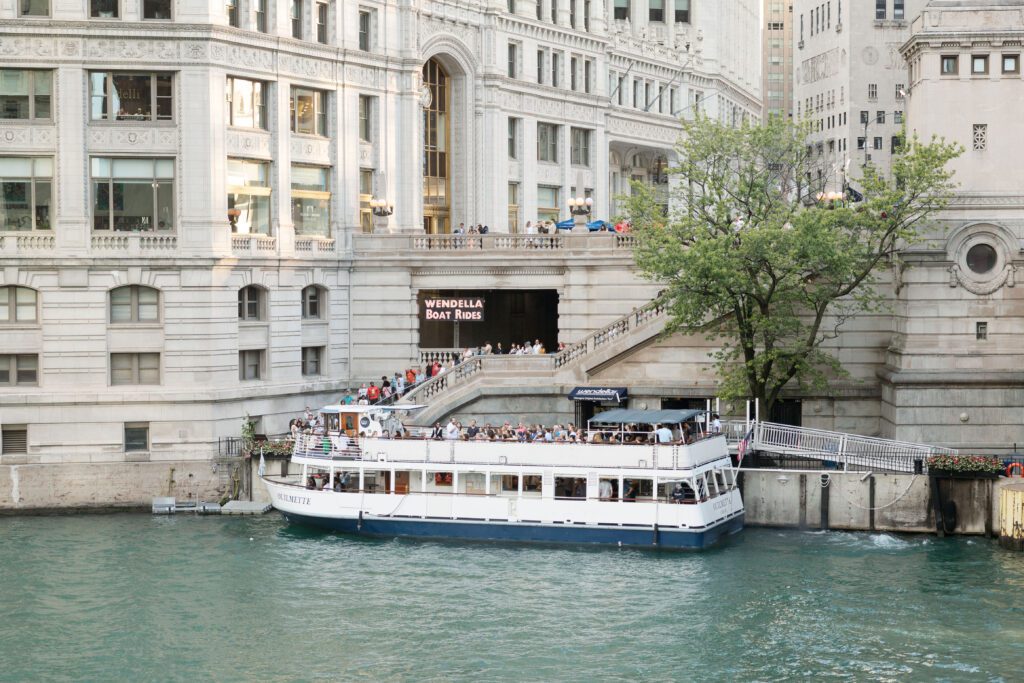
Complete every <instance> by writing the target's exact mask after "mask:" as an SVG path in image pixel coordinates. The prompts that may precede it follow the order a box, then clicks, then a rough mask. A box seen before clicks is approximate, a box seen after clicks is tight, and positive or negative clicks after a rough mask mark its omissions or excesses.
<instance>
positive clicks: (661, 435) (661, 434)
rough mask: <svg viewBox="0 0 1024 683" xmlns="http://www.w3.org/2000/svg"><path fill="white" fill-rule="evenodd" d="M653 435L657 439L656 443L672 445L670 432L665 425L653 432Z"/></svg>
mask: <svg viewBox="0 0 1024 683" xmlns="http://www.w3.org/2000/svg"><path fill="white" fill-rule="evenodd" d="M654 434H655V436H657V437H658V443H672V430H671V429H669V428H668V427H667V426H666V425H661V426H660V427H658V430H657V431H656V432H654Z"/></svg>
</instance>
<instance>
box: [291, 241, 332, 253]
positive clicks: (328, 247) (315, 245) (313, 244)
mask: <svg viewBox="0 0 1024 683" xmlns="http://www.w3.org/2000/svg"><path fill="white" fill-rule="evenodd" d="M295 253H296V254H299V255H303V254H333V253H334V240H333V239H327V238H322V237H315V238H309V237H296V238H295Z"/></svg>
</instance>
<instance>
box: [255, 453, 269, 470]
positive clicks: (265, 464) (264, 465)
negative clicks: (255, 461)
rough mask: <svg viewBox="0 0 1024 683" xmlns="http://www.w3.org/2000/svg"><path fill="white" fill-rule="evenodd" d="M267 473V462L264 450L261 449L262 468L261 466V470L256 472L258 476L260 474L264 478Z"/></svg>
mask: <svg viewBox="0 0 1024 683" xmlns="http://www.w3.org/2000/svg"><path fill="white" fill-rule="evenodd" d="M266 471H267V461H266V460H264V459H263V449H262V448H261V449H260V466H259V469H257V470H256V474H258V475H259V476H261V477H262V476H263V475H264V474H265V473H266Z"/></svg>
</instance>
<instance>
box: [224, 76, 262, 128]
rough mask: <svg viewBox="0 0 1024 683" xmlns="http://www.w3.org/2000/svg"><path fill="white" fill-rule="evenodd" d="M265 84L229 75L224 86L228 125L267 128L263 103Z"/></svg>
mask: <svg viewBox="0 0 1024 683" xmlns="http://www.w3.org/2000/svg"><path fill="white" fill-rule="evenodd" d="M266 92H267V85H266V84H265V83H262V82H260V81H250V80H249V79H247V78H234V77H231V76H229V77H228V79H227V86H226V88H225V97H226V98H227V101H228V106H227V113H228V125H229V126H237V127H239V128H260V129H263V130H266V128H267V108H266V105H265V104H264V99H265V97H266Z"/></svg>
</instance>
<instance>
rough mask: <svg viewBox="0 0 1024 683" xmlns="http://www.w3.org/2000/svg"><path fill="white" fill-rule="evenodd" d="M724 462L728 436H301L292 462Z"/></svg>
mask: <svg viewBox="0 0 1024 683" xmlns="http://www.w3.org/2000/svg"><path fill="white" fill-rule="evenodd" d="M723 460H724V461H725V464H727V465H730V464H731V461H730V460H729V451H728V446H727V445H726V440H725V436H724V435H722V434H716V435H712V436H708V437H706V438H703V439H700V440H698V441H695V442H692V443H688V444H682V443H669V444H665V443H663V444H657V443H651V444H635V443H634V444H628V443H601V444H593V443H547V442H532V443H519V442H516V441H459V440H444V441H436V440H430V439H380V438H367V437H360V438H359V439H358V440H356V439H353V438H349V437H345V436H337V435H332V436H324V435H300V436H299V438H298V439H297V441H296V444H295V449H294V451H293V454H292V462H294V463H298V464H307V465H313V466H317V467H324V466H325V465H328V464H329V463H332V462H345V461H348V462H377V463H384V462H390V463H408V464H418V463H436V464H455V465H477V466H479V465H485V466H486V465H490V466H513V467H515V466H530V467H579V468H587V467H590V468H593V467H602V468H617V469H622V468H638V469H655V470H691V469H696V468H701V467H705V466H710V465H712V464H716V463H717V461H723Z"/></svg>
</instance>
